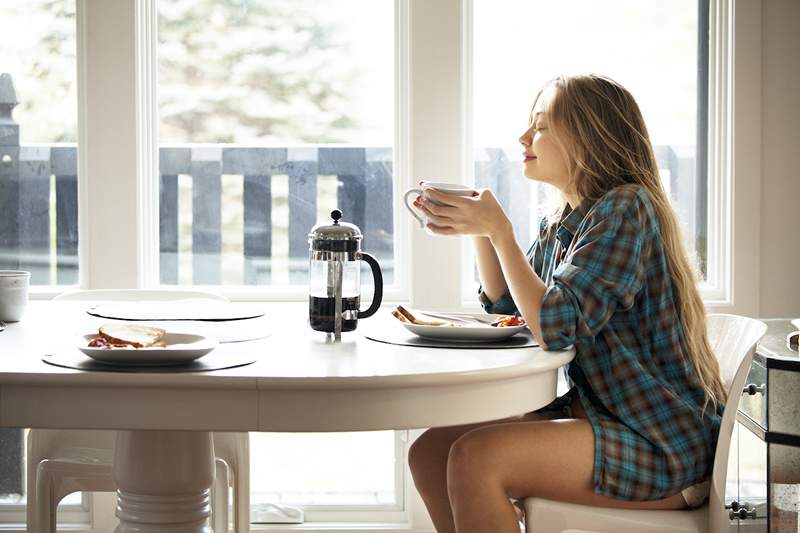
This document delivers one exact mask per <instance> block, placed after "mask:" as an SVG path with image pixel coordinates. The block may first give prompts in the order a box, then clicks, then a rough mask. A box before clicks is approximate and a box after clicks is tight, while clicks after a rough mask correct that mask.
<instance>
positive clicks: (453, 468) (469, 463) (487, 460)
mask: <svg viewBox="0 0 800 533" xmlns="http://www.w3.org/2000/svg"><path fill="white" fill-rule="evenodd" d="M492 454H493V451H492V446H491V435H490V432H488V431H485V430H481V429H476V430H474V431H470V432H468V433H465V434H464V435H462V436H461V437H459V438H458V439H457V440H456V441H455V442H454V443H453V444H452V446H450V452H449V453H448V456H447V475H448V478H449V479H451V480H453V481H456V480H463V479H465V478H474V479H484V480H486V476H491V475H492V474H493V469H492Z"/></svg>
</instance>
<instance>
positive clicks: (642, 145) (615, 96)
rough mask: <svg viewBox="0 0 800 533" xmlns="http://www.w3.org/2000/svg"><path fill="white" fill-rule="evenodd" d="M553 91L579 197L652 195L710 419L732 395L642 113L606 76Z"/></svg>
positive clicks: (553, 108)
mask: <svg viewBox="0 0 800 533" xmlns="http://www.w3.org/2000/svg"><path fill="white" fill-rule="evenodd" d="M549 86H554V87H555V91H554V92H553V96H552V98H551V99H550V101H549V103H548V105H547V110H546V112H547V116H548V125H549V127H550V128H551V129H552V130H553V132H554V133H555V134H556V138H557V139H558V140H559V141H560V143H561V145H562V149H563V150H564V151H565V154H566V155H567V161H568V162H569V163H568V168H569V175H570V179H571V180H572V182H571V184H572V186H574V188H575V192H576V193H577V195H578V197H580V199H581V200H582V201H586V200H588V201H589V202H590V205H591V203H594V202H595V201H597V200H598V199H600V198H601V197H602V196H603V195H605V194H606V193H607V192H608V191H610V190H612V189H614V188H617V187H621V186H626V185H632V184H635V185H639V186H642V187H644V188H645V189H646V190H647V193H648V195H649V197H650V200H651V202H652V204H653V206H654V207H655V212H656V216H657V218H658V223H659V225H660V229H661V237H662V240H663V245H664V250H665V252H666V256H667V264H668V268H669V272H670V275H671V278H672V285H673V291H674V293H675V297H676V299H677V303H678V314H679V319H680V322H681V325H682V326H683V331H684V333H685V336H686V344H687V349H688V352H689V356H690V357H691V359H692V364H693V366H694V369H695V371H696V374H697V378H698V379H699V381H700V383H701V385H702V386H703V389H704V390H705V402H704V404H703V411H705V409H706V407H707V406H708V404H709V402H711V403H712V405H714V406H715V407H716V405H717V402H724V401H725V400H726V396H727V394H726V391H725V387H724V385H723V383H722V379H721V377H720V370H719V363H718V361H717V358H716V357H715V356H714V352H713V350H712V349H711V345H710V343H709V341H708V334H707V330H706V310H705V306H704V304H703V301H702V299H701V298H700V291H699V290H698V288H697V279H698V272H697V269H696V268H693V267H692V262H690V261H689V256H690V255H692V256H694V254H689V253H688V252H687V250H686V248H685V246H684V240H683V238H682V235H681V226H680V223H679V221H678V217H677V215H676V213H675V211H674V209H673V208H672V205H671V204H670V201H669V197H668V195H667V193H666V191H665V190H664V187H663V185H662V183H661V177H660V176H659V172H658V164H657V162H656V158H655V154H654V152H653V146H652V144H651V143H650V137H649V135H648V133H647V127H646V126H645V123H644V119H643V118H642V114H641V111H640V110H639V106H638V105H637V104H636V101H635V100H634V98H633V96H632V95H631V94H630V93H629V92H628V91H627V90H626V89H625V88H624V87H622V86H621V85H620V84H618V83H617V82H615V81H613V80H611V79H609V78H606V77H603V76H597V75H594V74H590V75H581V76H570V77H559V78H556V79H554V80H552V81H551V82H550V83H549V84H548V85H547V86H546V87H545V88H547V87H549ZM543 91H544V89H543ZM541 94H542V92H540V93H539V95H538V96H537V99H538V98H539V97H540V96H541ZM534 105H535V104H534Z"/></svg>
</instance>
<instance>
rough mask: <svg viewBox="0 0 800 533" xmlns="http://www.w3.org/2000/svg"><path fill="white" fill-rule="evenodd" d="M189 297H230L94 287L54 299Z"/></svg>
mask: <svg viewBox="0 0 800 533" xmlns="http://www.w3.org/2000/svg"><path fill="white" fill-rule="evenodd" d="M189 298H203V299H206V300H218V301H222V302H227V301H229V300H228V298H226V297H225V296H222V295H221V294H217V293H215V292H209V291H196V290H183V289H92V290H74V291H67V292H62V293H61V294H59V295H58V296H56V297H55V298H53V300H61V301H83V302H86V301H95V302H108V301H123V302H131V301H137V300H148V301H159V302H167V301H175V300H186V299H189Z"/></svg>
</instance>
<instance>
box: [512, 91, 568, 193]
mask: <svg viewBox="0 0 800 533" xmlns="http://www.w3.org/2000/svg"><path fill="white" fill-rule="evenodd" d="M554 90H555V89H554V88H552V87H551V88H548V89H545V90H544V91H543V92H542V94H541V95H539V98H538V99H537V101H536V105H535V106H534V108H533V111H531V118H530V127H529V128H528V129H527V130H526V131H525V133H523V134H522V136H521V137H520V138H519V142H520V143H521V144H522V147H523V155H524V157H525V159H524V162H523V165H524V169H523V174H525V177H527V178H530V179H533V180H536V181H541V182H544V183H549V184H551V185H553V186H555V187H557V188H558V189H560V190H561V191H563V192H565V193H566V192H568V191H567V190H566V188H567V186H568V184H569V166H568V162H567V158H566V155H565V154H564V151H563V150H562V148H561V145H560V144H559V142H558V141H557V139H556V138H555V135H554V132H553V130H551V129H550V124H549V123H548V115H547V108H548V104H549V102H550V100H551V99H552V96H553V92H554Z"/></svg>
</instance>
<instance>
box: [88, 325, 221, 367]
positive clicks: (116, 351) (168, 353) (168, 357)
mask: <svg viewBox="0 0 800 533" xmlns="http://www.w3.org/2000/svg"><path fill="white" fill-rule="evenodd" d="M96 336H97V333H89V334H87V335H83V336H81V337H80V338H79V341H78V344H77V348H78V350H80V351H82V352H83V353H85V354H86V355H88V356H89V357H91V358H92V359H94V360H95V361H100V362H102V363H107V364H113V363H118V364H125V365H174V364H179V363H186V362H189V361H194V360H195V359H199V358H200V357H203V356H204V355H206V354H207V353H209V352H210V351H211V350H213V349H214V348H216V347H217V344H218V343H217V339H215V338H213V337H206V336H203V335H195V334H193V333H167V334H166V335H165V336H164V342H165V343H166V346H165V347H161V348H90V347H89V346H88V344H89V341H91V340H92V339H94V338H95V337H96Z"/></svg>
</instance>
